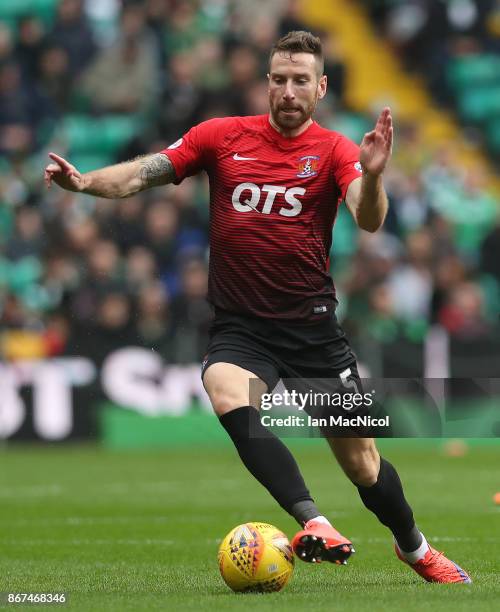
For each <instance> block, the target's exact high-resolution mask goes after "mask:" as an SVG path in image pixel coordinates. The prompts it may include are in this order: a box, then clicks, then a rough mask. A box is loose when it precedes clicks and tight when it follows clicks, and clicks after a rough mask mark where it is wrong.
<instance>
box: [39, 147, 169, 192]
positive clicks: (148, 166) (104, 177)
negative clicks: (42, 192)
mask: <svg viewBox="0 0 500 612" xmlns="http://www.w3.org/2000/svg"><path fill="white" fill-rule="evenodd" d="M49 157H50V158H51V159H52V160H53V162H52V163H51V164H49V165H48V166H47V167H46V168H45V175H44V178H45V183H46V185H47V187H50V186H51V184H52V181H54V183H56V184H57V185H59V187H62V188H63V189H67V190H68V191H76V192H82V193H88V194H90V195H95V196H98V197H101V198H126V197H128V196H130V195H132V194H134V193H137V192H138V191H143V190H144V189H149V188H150V187H157V186H158V185H167V184H168V183H172V182H173V181H175V178H176V176H175V170H174V167H173V165H172V162H171V161H170V160H169V159H168V157H167V156H166V155H164V154H163V153H153V154H152V155H144V156H143V157H138V158H137V159H133V160H132V161H128V162H123V163H122V164H116V165H114V166H107V167H106V168H101V169H100V170H93V171H92V172H86V173H85V174H81V173H80V172H79V171H78V170H77V169H76V168H75V166H73V165H72V164H70V163H69V162H68V161H67V160H66V159H64V158H63V157H60V156H59V155H56V154H55V153H49Z"/></svg>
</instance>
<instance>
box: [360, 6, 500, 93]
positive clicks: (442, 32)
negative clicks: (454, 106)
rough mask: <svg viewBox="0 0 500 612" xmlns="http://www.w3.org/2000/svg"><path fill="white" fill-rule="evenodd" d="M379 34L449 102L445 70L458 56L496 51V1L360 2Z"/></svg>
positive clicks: (499, 31)
mask: <svg viewBox="0 0 500 612" xmlns="http://www.w3.org/2000/svg"><path fill="white" fill-rule="evenodd" d="M361 2H362V3H363V4H364V5H365V6H366V9H367V10H368V11H369V13H370V15H371V17H372V18H373V20H374V22H375V23H376V24H377V26H378V28H379V31H380V33H381V34H382V35H383V36H384V37H385V38H386V39H387V40H388V41H390V43H391V44H392V46H393V47H394V49H395V51H396V52H397V53H398V54H399V55H400V56H401V57H403V58H404V60H405V62H406V65H407V66H408V67H409V68H412V69H416V70H419V71H420V72H421V73H422V74H423V75H424V76H425V77H426V79H427V81H428V83H429V85H430V87H431V89H432V91H433V92H434V94H435V95H436V96H437V98H438V99H439V100H441V101H448V102H449V101H450V90H449V87H448V84H449V83H448V79H447V66H448V65H449V63H450V60H452V59H453V58H454V57H457V56H460V55H462V54H473V53H474V54H476V53H487V52H490V53H493V54H498V53H499V52H500V2H499V1H498V0H361Z"/></svg>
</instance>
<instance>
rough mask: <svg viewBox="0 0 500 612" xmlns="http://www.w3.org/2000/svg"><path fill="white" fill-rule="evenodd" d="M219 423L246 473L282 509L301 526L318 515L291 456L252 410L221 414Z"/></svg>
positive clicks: (248, 407)
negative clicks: (263, 488)
mask: <svg viewBox="0 0 500 612" xmlns="http://www.w3.org/2000/svg"><path fill="white" fill-rule="evenodd" d="M219 420H220V422H221V424H222V426H223V427H224V429H225V430H226V431H227V433H228V434H229V436H230V437H231V440H232V441H233V443H234V445H235V446H236V450H237V451H238V454H239V456H240V457H241V460H242V461H243V463H244V464H245V466H246V468H247V469H248V471H249V472H250V473H251V474H252V475H253V476H254V477H255V478H256V479H257V480H258V481H259V482H260V483H261V484H262V485H263V486H264V487H266V489H267V490H268V491H269V493H271V495H272V496H273V497H274V499H275V500H276V501H277V502H278V504H279V505H280V506H281V507H282V508H284V509H285V510H286V511H287V512H288V513H289V514H291V515H292V516H293V517H294V518H295V519H296V520H297V521H298V522H299V523H301V524H303V523H305V522H306V521H308V520H309V519H310V518H314V516H318V515H319V514H320V513H319V512H318V510H317V508H316V506H315V505H314V501H313V499H312V497H311V495H310V493H309V491H308V489H307V487H306V485H305V483H304V479H303V478H302V475H301V473H300V471H299V468H298V466H297V463H296V462H295V459H294V458H293V456H292V453H291V452H290V451H289V450H288V448H287V447H286V446H285V445H284V444H283V442H282V441H281V440H280V439H279V438H277V437H276V436H275V435H274V434H273V433H272V432H270V431H269V430H268V429H266V428H265V427H264V425H262V423H261V422H260V416H259V412H258V411H257V410H256V409H255V408H253V407H252V406H242V407H241V408H236V410H231V412H227V413H226V414H223V415H222V416H221V417H219ZM298 502H307V503H298Z"/></svg>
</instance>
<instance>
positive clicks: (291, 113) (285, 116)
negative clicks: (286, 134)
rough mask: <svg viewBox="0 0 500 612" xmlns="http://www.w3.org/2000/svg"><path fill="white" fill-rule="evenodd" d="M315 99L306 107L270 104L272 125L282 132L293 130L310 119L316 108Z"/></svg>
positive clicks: (292, 104) (293, 104) (281, 103)
mask: <svg viewBox="0 0 500 612" xmlns="http://www.w3.org/2000/svg"><path fill="white" fill-rule="evenodd" d="M316 103H317V98H316V99H314V100H313V101H312V102H310V103H309V104H307V105H305V106H304V105H302V104H297V103H289V104H286V103H284V102H279V103H277V104H273V103H270V109H271V116H272V119H273V121H274V123H275V124H276V125H277V126H278V127H280V128H282V129H284V130H294V129H296V128H299V127H300V126H301V125H303V124H304V123H305V122H306V121H309V119H310V118H311V117H312V115H313V113H314V110H315V108H316Z"/></svg>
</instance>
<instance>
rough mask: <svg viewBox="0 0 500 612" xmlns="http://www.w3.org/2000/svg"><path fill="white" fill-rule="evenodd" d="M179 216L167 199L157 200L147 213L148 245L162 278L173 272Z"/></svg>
mask: <svg viewBox="0 0 500 612" xmlns="http://www.w3.org/2000/svg"><path fill="white" fill-rule="evenodd" d="M178 227H179V215H178V213H177V210H176V208H175V206H174V205H173V204H172V203H171V202H170V201H169V200H167V199H157V200H155V201H153V202H152V203H151V205H150V206H149V208H148V210H147V211H146V219H145V229H146V244H147V245H148V248H149V249H150V250H151V252H152V253H153V255H154V257H155V261H156V264H157V265H158V270H159V272H160V275H161V276H162V277H166V276H167V275H168V273H169V272H170V273H171V272H172V271H173V268H174V266H175V255H176V249H177V233H178Z"/></svg>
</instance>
